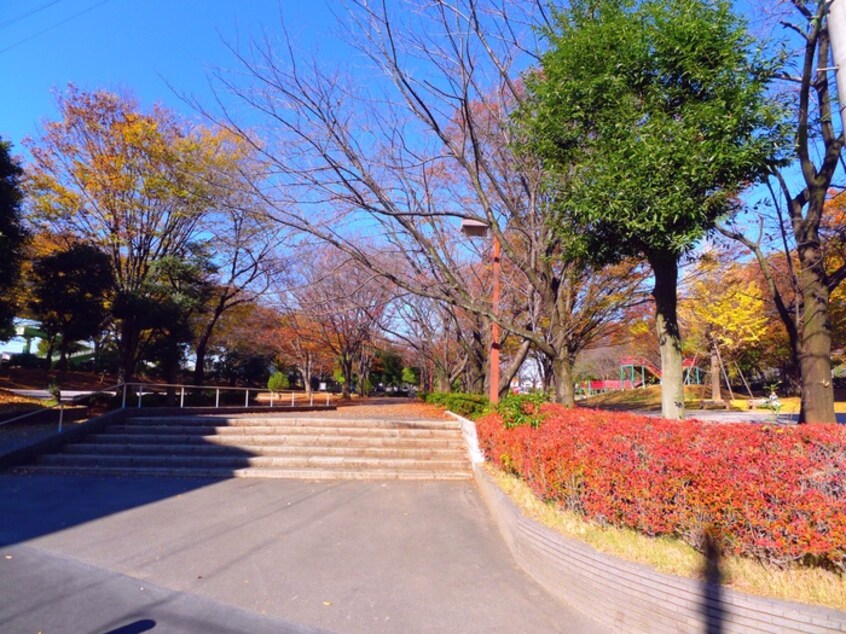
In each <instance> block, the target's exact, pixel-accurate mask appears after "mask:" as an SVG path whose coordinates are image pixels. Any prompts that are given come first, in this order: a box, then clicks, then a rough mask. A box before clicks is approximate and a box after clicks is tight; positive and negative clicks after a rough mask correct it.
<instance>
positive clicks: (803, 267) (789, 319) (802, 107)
mask: <svg viewBox="0 0 846 634" xmlns="http://www.w3.org/2000/svg"><path fill="white" fill-rule="evenodd" d="M792 4H793V6H794V7H795V9H796V11H797V12H798V16H799V17H800V18H801V20H802V21H803V24H801V25H797V24H794V23H792V22H786V21H785V22H783V24H784V25H785V26H786V27H787V28H789V29H790V30H792V31H793V32H795V33H796V34H798V36H799V37H800V39H801V42H802V47H801V49H800V51H799V54H798V59H799V60H800V63H799V68H798V73H797V74H790V73H786V74H785V76H784V79H785V80H787V81H788V82H790V83H792V84H795V85H796V86H798V92H797V93H796V94H795V97H796V124H795V156H794V159H795V164H796V165H798V168H799V170H800V171H801V181H800V183H799V185H798V187H797V186H796V185H795V184H794V182H792V179H790V178H789V177H788V175H787V173H786V172H785V171H784V170H775V171H774V172H773V176H772V178H771V183H770V192H771V194H772V199H773V203H774V208H775V213H776V216H777V225H778V231H779V232H780V235H779V240H780V246H781V248H782V249H783V251H784V253H785V255H786V262H787V264H788V266H789V267H790V271H789V279H790V286H791V287H792V288H790V289H789V292H787V293H785V290H784V289H782V288H780V287H779V285H778V283H777V278H776V275H775V274H774V272H773V270H772V268H771V265H770V262H769V261H768V259H767V256H766V253H765V248H766V245H765V244H764V238H765V236H766V232H765V231H764V221H763V219H762V220H761V224H760V225H759V227H760V230H759V231H758V235H757V236H756V237H749V236H747V235H745V234H744V233H743V232H742V231H741V230H739V229H738V228H737V227H722V228H720V231H721V233H723V235H725V236H727V237H729V238H732V239H734V240H737V241H739V242H741V243H742V244H744V245H745V246H746V247H747V248H748V249H749V250H750V251H751V252H752V253H753V254H754V255H755V257H756V259H757V261H758V263H759V264H760V267H761V271H762V272H763V274H764V276H765V279H766V282H767V286H768V288H769V291H770V294H771V295H772V298H773V301H774V303H775V306H776V309H777V311H778V315H779V317H780V318H781V321H782V322H783V323H784V327H785V329H786V330H787V334H788V337H789V339H790V346H791V350H792V354H793V356H794V360H795V363H796V364H797V365H798V367H799V371H800V377H801V385H802V390H801V392H802V406H801V412H800V420H802V421H804V422H834V421H835V414H834V389H833V385H832V382H831V317H830V311H829V299H830V297H831V293H832V291H834V289H835V288H837V286H838V285H839V284H840V283H841V282H842V281H843V279H844V278H846V264H844V263H843V261H842V260H840V261H838V260H837V259H835V258H828V257H827V255H826V249H825V240H824V228H825V222H824V221H825V217H826V204H827V196H828V193H829V188H830V186H831V183H832V179H833V178H834V175H835V172H836V170H837V168H838V164H839V163H840V162H841V161H842V151H843V145H844V142H846V137H845V136H844V131H843V130H842V129H841V130H840V131H839V133H838V131H837V130H836V128H835V123H834V119H835V117H834V114H835V113H834V108H833V101H832V98H833V97H834V95H832V92H833V89H832V87H831V84H830V82H829V72H831V70H832V69H831V68H830V67H829V60H830V54H831V51H830V33H829V22H828V9H829V7H830V5H831V3H830V2H818V3H812V2H805V1H804V0H794V1H793V2H792ZM834 103H836V100H835V102H834ZM797 190H798V191H797ZM793 254H795V256H796V264H797V266H796V267H794V266H793V257H792V255H793ZM790 297H793V298H795V301H794V302H792V303H791V301H790V299H789V298H790Z"/></svg>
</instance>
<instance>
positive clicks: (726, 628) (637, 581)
mask: <svg viewBox="0 0 846 634" xmlns="http://www.w3.org/2000/svg"><path fill="white" fill-rule="evenodd" d="M452 416H453V417H455V418H456V419H457V420H459V421H460V422H461V423H462V427H464V428H467V427H472V430H471V429H466V431H465V441H466V442H467V445H468V453H470V455H471V460H472V461H473V474H474V478H475V480H476V483H477V485H478V486H479V489H480V491H481V493H482V498H483V499H484V500H485V504H486V505H487V507H488V509H489V511H490V513H491V515H492V516H493V518H494V521H495V522H496V524H497V526H498V528H499V530H500V533H501V534H502V536H503V538H504V539H505V543H506V544H507V545H508V548H509V550H510V551H511V554H512V556H513V557H514V559H515V561H516V562H517V565H519V566H520V567H521V568H522V569H523V570H524V571H525V572H526V573H528V574H529V576H531V577H532V578H533V579H534V580H535V581H537V582H538V583H539V584H540V585H541V586H543V587H544V588H545V589H546V590H547V591H548V592H549V593H550V594H552V595H553V596H555V597H556V598H558V599H559V600H561V601H563V602H564V603H566V604H567V605H569V606H571V607H573V608H574V609H576V610H578V611H580V612H581V613H583V614H585V615H586V616H588V617H590V618H592V619H593V620H595V621H597V622H599V623H602V624H603V625H606V626H610V627H611V628H613V629H614V630H616V631H619V632H626V633H627V634H629V633H632V634H639V633H643V634H680V633H687V632H689V633H691V634H693V633H697V634H698V633H700V632H720V633H721V634H735V633H736V634H824V633H827V634H831V633H833V632H846V613H844V612H840V611H838V610H833V609H828V608H823V607H817V606H812V605H805V604H802V603H793V602H788V601H780V600H777V599H768V598H765V597H758V596H754V595H749V594H744V593H741V592H736V591H734V590H730V589H728V588H724V587H722V586H720V585H718V584H712V583H706V582H705V581H704V580H703V581H697V580H693V579H686V578H683V577H678V576H675V575H669V574H664V573H661V572H657V571H656V570H653V569H652V568H650V567H649V566H645V565H642V564H636V563H632V562H628V561H624V560H622V559H618V558H616V557H613V556H611V555H606V554H604V553H600V552H598V551H596V550H595V549H594V548H592V547H591V546H589V545H588V544H585V543H582V542H580V541H578V540H576V539H572V538H568V537H565V536H564V535H561V534H560V533H558V532H556V531H553V530H552V529H549V528H547V527H545V526H542V525H541V524H538V523H537V522H535V521H534V520H531V519H529V518H527V517H525V516H524V515H523V514H522V513H521V511H520V510H519V509H518V508H517V507H516V506H515V505H514V503H513V502H512V501H511V500H510V499H509V497H508V496H507V495H506V494H505V493H504V492H503V491H502V490H501V489H500V488H499V487H498V486H497V485H496V484H495V483H494V481H493V480H492V479H491V477H490V476H489V475H488V474H487V473H486V472H485V469H484V466H483V460H482V461H479V460H477V459H476V457H478V456H479V455H481V450H480V449H479V445H478V437H477V436H476V430H475V425H474V424H473V423H472V422H471V421H469V420H467V419H463V418H462V417H460V416H458V415H456V414H452ZM474 456H475V457H474Z"/></svg>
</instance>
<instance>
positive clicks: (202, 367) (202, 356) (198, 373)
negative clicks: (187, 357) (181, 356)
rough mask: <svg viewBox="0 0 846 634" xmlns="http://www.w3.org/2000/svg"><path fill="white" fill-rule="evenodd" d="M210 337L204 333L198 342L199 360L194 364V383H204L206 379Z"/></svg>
mask: <svg viewBox="0 0 846 634" xmlns="http://www.w3.org/2000/svg"><path fill="white" fill-rule="evenodd" d="M208 345H209V337H207V336H205V335H203V336H202V337H200V340H199V341H198V342H197V351H196V353H197V354H196V356H197V361H196V364H195V365H194V385H202V384H203V382H204V381H205V380H206V352H207V351H208Z"/></svg>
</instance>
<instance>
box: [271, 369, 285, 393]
mask: <svg viewBox="0 0 846 634" xmlns="http://www.w3.org/2000/svg"><path fill="white" fill-rule="evenodd" d="M289 387H290V384H289V382H288V376H287V375H285V374H282V373H281V372H274V373H273V374H271V375H270V378H269V379H268V380H267V389H268V390H270V391H271V392H278V391H280V390H287V389H288V388H289Z"/></svg>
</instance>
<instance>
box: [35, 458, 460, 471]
mask: <svg viewBox="0 0 846 634" xmlns="http://www.w3.org/2000/svg"><path fill="white" fill-rule="evenodd" d="M38 463H39V464H43V465H61V466H71V467H75V466H91V467H98V466H102V467H124V466H128V467H171V466H176V467H185V468H190V467H195V468H207V469H211V468H224V469H238V468H245V467H253V468H281V469H308V468H316V469H329V470H331V469H345V470H366V469H376V470H380V469H383V470H388V469H389V470H403V469H409V470H412V471H414V470H418V471H428V470H431V471H437V470H439V469H446V470H458V469H461V468H467V461H466V460H431V459H429V460H421V459H415V458H362V457H346V456H250V455H248V454H244V455H241V456H238V455H228V456H190V455H188V456H158V455H157V456H145V455H132V456H128V455H116V456H115V455H99V454H48V455H44V456H41V457H40V458H39V459H38Z"/></svg>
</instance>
